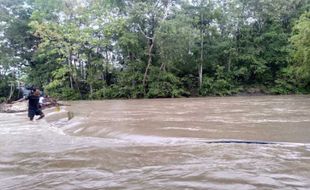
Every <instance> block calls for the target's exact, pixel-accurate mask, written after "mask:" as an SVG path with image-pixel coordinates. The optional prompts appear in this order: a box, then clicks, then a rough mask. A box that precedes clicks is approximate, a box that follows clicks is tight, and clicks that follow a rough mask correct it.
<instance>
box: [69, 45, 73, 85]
mask: <svg viewBox="0 0 310 190" xmlns="http://www.w3.org/2000/svg"><path fill="white" fill-rule="evenodd" d="M71 64H72V52H71V50H70V51H69V55H68V65H69V78H70V88H71V89H73V79H72V65H71Z"/></svg>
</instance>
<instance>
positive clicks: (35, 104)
mask: <svg viewBox="0 0 310 190" xmlns="http://www.w3.org/2000/svg"><path fill="white" fill-rule="evenodd" d="M40 94H41V93H40V91H39V90H38V89H34V90H33V92H32V93H31V94H30V95H29V96H28V97H27V98H26V99H28V101H29V102H28V117H29V119H30V121H32V120H33V118H34V116H36V115H39V116H40V117H39V118H38V119H42V118H43V117H44V116H45V115H44V113H43V112H42V110H41V106H40V103H39V100H40ZM38 119H37V120H38Z"/></svg>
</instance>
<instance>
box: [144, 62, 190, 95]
mask: <svg viewBox="0 0 310 190" xmlns="http://www.w3.org/2000/svg"><path fill="white" fill-rule="evenodd" d="M149 80H150V82H149V88H148V92H147V94H146V96H147V97H148V98H176V97H181V96H184V95H187V94H188V92H186V91H185V90H184V89H183V88H182V86H181V81H180V79H179V78H178V77H176V76H175V75H173V74H172V73H169V72H163V71H160V70H159V69H157V68H152V69H151V73H150V76H149Z"/></svg>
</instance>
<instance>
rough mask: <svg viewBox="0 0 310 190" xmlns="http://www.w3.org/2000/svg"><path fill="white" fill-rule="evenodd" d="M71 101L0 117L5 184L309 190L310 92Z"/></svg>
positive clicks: (0, 183)
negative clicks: (33, 117)
mask: <svg viewBox="0 0 310 190" xmlns="http://www.w3.org/2000/svg"><path fill="white" fill-rule="evenodd" d="M69 104H70V105H71V106H68V107H62V108H61V110H60V111H56V110H55V109H49V110H45V113H46V118H45V119H43V120H40V121H34V122H30V121H28V118H27V114H26V113H18V114H0V189H1V190H7V189H12V190H20V189H22V190H30V189H31V190H32V189H59V190H67V189H132V190H133V189H134V190H136V189H143V190H146V189H171V190H174V189H211V190H212V189H219V190H225V189H227V190H231V189H238V190H245V189H246V190H247V189H281V190H283V189H304V190H306V189H310V96H259V97H224V98H193V99H156V100H109V101H79V102H70V103H69ZM71 116H73V118H72V119H70V120H69V119H68V117H69V118H71Z"/></svg>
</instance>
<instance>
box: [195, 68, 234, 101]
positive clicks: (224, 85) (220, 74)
mask: <svg viewBox="0 0 310 190" xmlns="http://www.w3.org/2000/svg"><path fill="white" fill-rule="evenodd" d="M239 91H240V89H239V88H237V87H235V85H234V83H233V80H232V79H231V78H230V77H229V76H227V75H225V74H224V67H221V66H218V67H217V69H216V73H215V78H212V77H207V76H205V77H203V81H202V87H201V89H200V91H199V93H200V95H202V96H207V95H213V96H226V95H232V94H236V93H238V92H239Z"/></svg>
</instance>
